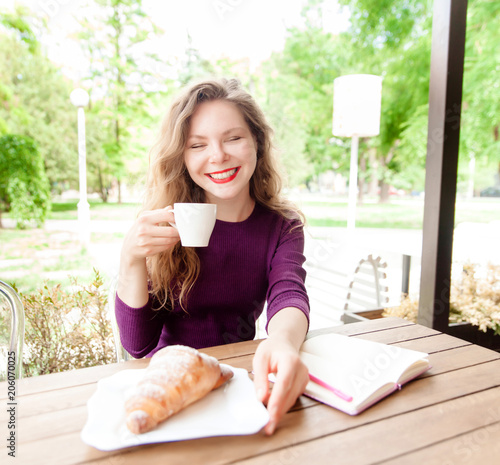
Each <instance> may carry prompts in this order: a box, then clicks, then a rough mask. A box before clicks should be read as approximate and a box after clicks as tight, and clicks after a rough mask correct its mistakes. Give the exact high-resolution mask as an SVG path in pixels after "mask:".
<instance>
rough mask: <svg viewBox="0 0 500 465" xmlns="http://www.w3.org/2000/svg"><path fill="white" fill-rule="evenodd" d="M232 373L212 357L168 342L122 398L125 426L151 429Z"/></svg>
mask: <svg viewBox="0 0 500 465" xmlns="http://www.w3.org/2000/svg"><path fill="white" fill-rule="evenodd" d="M232 376H233V372H232V371H231V370H230V369H229V368H227V367H223V366H221V365H219V362H218V361H217V359H216V358H214V357H211V356H209V355H206V354H203V353H201V352H198V351H197V350H196V349H193V348H191V347H187V346H181V345H172V346H167V347H165V348H163V349H161V350H159V351H158V352H156V353H155V354H154V355H153V357H152V358H151V361H150V363H149V366H148V368H146V371H145V373H144V376H143V378H141V380H140V381H139V383H138V384H137V386H136V387H135V388H134V389H133V391H132V392H131V393H130V394H131V395H130V396H129V397H128V398H127V400H126V401H125V410H126V413H127V420H126V421H127V427H128V429H129V430H130V431H131V432H132V433H134V434H142V433H145V432H147V431H150V430H151V429H153V428H154V427H156V426H157V425H158V424H159V423H161V422H163V421H165V420H166V419H167V418H169V417H171V416H172V415H174V414H175V413H177V412H179V410H181V409H183V408H185V407H187V406H188V405H190V404H192V403H193V402H196V401H197V400H199V399H201V398H202V397H204V396H206V395H207V394H208V393H209V392H210V391H212V390H213V389H216V388H218V387H219V386H221V385H222V384H224V383H225V382H226V381H227V380H229V379H230V378H232Z"/></svg>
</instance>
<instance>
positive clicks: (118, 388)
mask: <svg viewBox="0 0 500 465" xmlns="http://www.w3.org/2000/svg"><path fill="white" fill-rule="evenodd" d="M229 368H231V370H233V373H234V376H233V378H231V379H230V380H229V381H228V382H227V383H226V384H224V385H223V386H221V387H220V388H218V389H216V390H215V391H212V392H210V393H209V394H208V395H207V396H205V397H204V398H203V399H200V400H199V401H197V402H195V403H194V404H191V405H190V406H188V407H186V408H185V409H184V410H181V411H180V412H179V413H177V414H175V415H173V416H172V417H170V418H169V419H168V420H166V421H165V422H163V423H162V424H160V425H158V426H157V427H156V428H155V429H153V430H152V431H148V432H147V433H144V434H139V435H135V434H132V433H131V432H130V431H129V430H128V428H127V426H126V425H125V409H124V402H125V393H126V392H127V390H129V389H130V388H131V387H133V386H134V384H135V383H137V381H138V380H139V379H140V377H141V376H142V373H143V372H144V370H145V369H141V370H123V371H120V372H118V373H116V374H114V375H113V376H110V377H108V378H104V379H102V380H100V381H99V382H98V383H97V391H96V392H95V393H94V394H93V395H92V397H91V398H90V399H89V401H88V402H87V407H88V418H87V423H86V424H85V426H84V428H83V430H82V433H81V438H82V440H83V442H85V443H86V444H88V445H90V446H93V447H95V448H97V449H100V450H104V451H109V450H114V449H120V448H123V447H130V446H136V445H141V444H151V443H156V442H170V441H181V440H186V439H194V438H202V437H213V436H232V435H244V434H254V433H257V432H258V431H259V430H260V429H261V428H262V427H263V426H264V425H266V424H267V422H268V421H269V415H268V413H267V410H266V408H265V407H264V405H262V403H261V402H260V401H259V400H258V399H257V397H256V394H255V388H254V386H253V382H252V380H251V379H250V378H249V377H248V373H247V371H246V370H244V369H242V368H234V367H229Z"/></svg>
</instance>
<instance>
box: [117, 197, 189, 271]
mask: <svg viewBox="0 0 500 465" xmlns="http://www.w3.org/2000/svg"><path fill="white" fill-rule="evenodd" d="M173 221H174V214H173V212H172V206H170V205H169V206H167V207H165V208H161V209H158V210H151V211H145V212H143V213H142V214H141V215H140V216H139V218H137V220H136V221H135V222H134V224H133V225H132V228H131V229H130V230H129V232H128V233H127V235H126V236H125V240H124V242H123V248H122V260H123V259H125V260H128V261H129V262H130V263H131V262H135V261H142V260H144V259H145V258H146V257H151V256H153V255H156V254H158V253H160V252H164V251H165V250H168V249H170V248H171V247H173V246H174V245H175V244H177V242H179V240H180V236H179V232H178V231H177V229H175V228H172V227H170V226H169V225H168V224H169V223H171V222H173Z"/></svg>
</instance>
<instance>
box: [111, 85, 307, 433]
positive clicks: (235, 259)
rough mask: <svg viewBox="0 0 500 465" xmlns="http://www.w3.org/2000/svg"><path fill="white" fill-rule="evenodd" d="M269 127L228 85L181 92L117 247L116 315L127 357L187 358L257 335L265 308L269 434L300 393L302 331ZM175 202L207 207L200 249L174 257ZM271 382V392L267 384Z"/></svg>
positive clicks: (261, 351) (298, 280) (297, 272)
mask: <svg viewBox="0 0 500 465" xmlns="http://www.w3.org/2000/svg"><path fill="white" fill-rule="evenodd" d="M280 190H281V180H280V177H279V175H278V171H277V169H276V162H275V160H274V158H273V153H272V144H271V129H270V127H269V126H268V125H267V123H266V121H265V118H264V115H263V113H262V111H261V110H260V109H259V107H258V106H257V104H256V103H255V102H254V100H253V98H252V97H251V96H250V95H249V94H248V93H247V92H245V91H244V90H243V89H242V88H241V87H240V85H239V83H238V82H237V81H236V80H234V79H233V80H220V81H215V80H214V81H205V82H201V83H199V84H196V85H193V86H192V87H190V88H188V89H187V90H186V91H185V92H184V93H183V94H182V95H180V96H179V97H178V98H177V100H175V101H174V102H173V104H172V106H171V108H170V111H169V112H168V114H167V115H166V117H165V120H164V122H163V125H162V128H161V133H160V137H159V140H158V141H157V143H156V145H155V146H154V148H153V150H152V154H151V160H150V168H149V177H148V184H147V192H146V201H145V205H144V210H143V212H142V213H141V214H140V215H139V217H138V219H137V220H136V221H135V223H134V225H133V226H132V228H131V230H130V231H129V232H128V234H127V236H126V238H125V240H124V243H123V248H122V254H121V262H120V272H119V284H118V289H117V298H116V316H117V321H118V325H119V327H120V334H121V339H122V344H123V346H124V347H125V349H126V350H127V351H128V352H129V353H130V354H131V355H133V356H134V357H144V356H151V355H152V354H153V353H154V352H155V351H157V350H159V349H161V348H162V347H165V346H167V345H170V344H183V345H188V346H191V347H195V348H202V347H208V346H213V345H219V344H226V343H231V342H238V341H243V340H251V339H253V338H254V336H255V321H256V319H257V318H258V317H259V315H260V314H261V313H262V311H263V309H264V305H265V304H266V303H267V326H266V329H267V332H268V338H267V339H265V340H264V341H263V342H261V343H260V344H259V346H258V348H257V351H256V354H255V357H254V360H253V370H254V374H255V376H254V384H255V387H256V390H257V396H258V398H259V399H260V400H262V402H264V403H265V404H267V408H268V411H269V415H270V421H269V423H268V424H267V425H266V427H265V432H266V433H267V434H272V433H273V431H274V430H275V428H276V425H277V423H278V421H279V419H280V418H281V416H282V415H283V414H284V413H286V411H287V410H288V409H289V408H290V407H291V406H292V405H293V404H294V403H295V401H296V399H297V397H298V396H299V395H300V394H301V393H302V392H303V391H304V389H305V386H306V384H307V381H308V372H307V368H306V367H305V365H304V364H303V363H302V362H301V361H300V359H299V356H298V351H299V348H300V346H301V344H302V342H303V340H304V337H305V334H306V333H307V329H308V324H309V301H308V298H307V293H306V290H305V287H304V279H305V272H304V269H303V267H302V265H303V262H304V256H303V250H304V234H303V222H302V220H301V216H300V214H299V213H298V212H297V210H296V209H294V208H293V206H292V205H291V204H290V203H289V202H287V201H286V200H285V199H283V198H282V197H281V195H280ZM175 202H199V203H204V202H205V203H214V204H216V205H217V221H216V224H215V227H214V230H213V233H212V236H211V238H210V243H209V245H208V247H199V248H193V247H182V246H181V245H180V242H179V233H178V231H177V230H176V229H175V228H173V227H170V226H169V222H173V221H174V216H173V213H172V211H171V210H172V205H173V204H174V203H175ZM269 373H275V375H276V382H275V383H274V386H273V389H272V390H271V391H269V387H268V374H269Z"/></svg>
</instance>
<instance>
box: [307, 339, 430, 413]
mask: <svg viewBox="0 0 500 465" xmlns="http://www.w3.org/2000/svg"><path fill="white" fill-rule="evenodd" d="M300 357H301V359H302V361H303V362H304V363H305V364H306V365H307V367H308V369H309V373H310V375H311V378H312V379H315V378H317V379H318V380H319V381H321V382H323V384H326V385H328V386H329V387H330V388H335V390H336V391H337V392H336V393H335V392H333V391H332V389H328V388H326V387H323V386H321V385H320V384H318V383H317V382H314V381H312V380H311V381H309V383H308V384H307V387H306V390H305V392H304V394H305V395H307V396H309V397H311V398H313V399H316V400H318V401H320V402H323V403H325V404H327V405H330V406H332V407H335V408H337V409H339V410H342V411H344V412H346V413H348V414H350V415H357V414H358V413H360V412H362V411H363V410H365V409H367V408H368V407H370V406H372V405H373V404H375V403H376V402H378V401H379V400H381V399H383V398H384V397H386V396H388V395H389V394H391V393H392V392H394V391H395V390H397V389H401V386H402V385H403V384H405V383H407V382H408V381H410V380H412V379H413V378H415V377H417V376H419V375H421V374H422V373H424V372H425V371H427V370H428V369H429V368H430V365H429V360H428V354H426V353H423V352H418V351H415V350H409V349H404V348H401V347H396V346H392V345H387V344H382V343H378V342H372V341H367V340H364V339H359V338H355V337H348V336H343V335H340V334H325V335H321V336H316V337H312V338H311V339H308V340H307V341H305V342H304V344H303V345H302V348H301V352H300Z"/></svg>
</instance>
